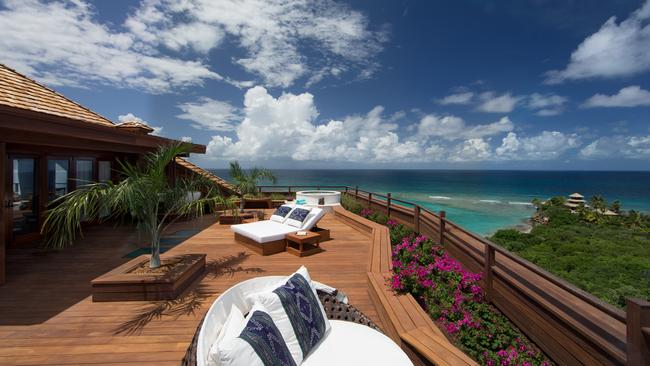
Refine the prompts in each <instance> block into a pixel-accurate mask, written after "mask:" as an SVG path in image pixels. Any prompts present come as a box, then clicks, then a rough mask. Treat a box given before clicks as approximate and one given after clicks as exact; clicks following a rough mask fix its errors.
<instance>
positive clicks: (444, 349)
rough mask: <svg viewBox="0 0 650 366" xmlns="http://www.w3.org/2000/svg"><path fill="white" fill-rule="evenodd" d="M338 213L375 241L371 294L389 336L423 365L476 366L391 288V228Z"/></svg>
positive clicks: (415, 305)
mask: <svg viewBox="0 0 650 366" xmlns="http://www.w3.org/2000/svg"><path fill="white" fill-rule="evenodd" d="M334 214H335V216H336V217H337V218H338V219H339V220H341V221H344V222H345V223H347V224H348V225H350V226H352V227H354V228H356V229H358V230H359V231H360V232H362V233H364V234H366V235H368V237H370V238H371V239H372V240H371V248H370V255H369V256H368V257H369V259H368V274H367V275H368V284H369V290H368V291H369V293H370V298H371V300H372V302H373V303H374V305H375V307H376V309H377V313H378V315H379V318H380V319H381V322H382V324H383V330H384V332H385V333H386V335H388V336H389V337H391V338H392V339H393V340H394V341H395V342H397V343H398V344H399V345H400V346H401V347H402V348H404V349H405V350H406V351H407V352H408V353H409V354H410V355H412V356H416V357H417V358H419V359H420V361H421V362H420V364H422V365H427V364H434V365H476V362H475V361H474V360H472V359H471V358H470V357H468V356H467V355H465V354H464V353H463V352H462V351H460V350H459V349H458V348H457V347H456V346H454V345H453V344H452V343H451V342H450V341H449V340H448V339H447V337H446V336H445V335H444V334H443V333H442V331H441V330H440V329H439V328H438V327H437V326H436V324H435V323H434V322H433V321H432V320H431V318H430V317H429V314H427V312H426V311H424V309H422V307H421V306H420V304H418V303H417V301H416V300H415V298H414V297H413V296H412V295H410V294H405V295H398V294H396V293H395V292H394V291H393V290H392V289H390V288H389V287H388V285H387V279H389V278H390V277H391V269H392V264H391V263H392V259H391V243H390V232H389V230H388V228H387V227H386V226H383V225H380V224H377V223H375V222H372V221H370V220H367V219H365V218H363V217H360V216H358V215H355V214H353V213H351V212H349V211H347V210H345V209H344V208H342V207H336V208H335V209H334Z"/></svg>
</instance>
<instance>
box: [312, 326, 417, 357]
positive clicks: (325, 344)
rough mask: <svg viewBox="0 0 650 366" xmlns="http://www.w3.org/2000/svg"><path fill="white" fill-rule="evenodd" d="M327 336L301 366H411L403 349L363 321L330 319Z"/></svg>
mask: <svg viewBox="0 0 650 366" xmlns="http://www.w3.org/2000/svg"><path fill="white" fill-rule="evenodd" d="M330 325H331V329H330V331H329V332H328V333H327V336H325V338H324V339H323V340H322V341H321V342H320V343H319V344H318V346H316V348H314V349H313V350H312V351H311V353H310V354H309V356H307V357H306V358H305V359H304V360H303V362H302V364H301V365H302V366H331V365H373V366H383V365H385V366H402V365H404V366H407V365H408V366H412V365H413V362H411V360H410V359H409V358H408V356H407V355H406V353H404V351H402V349H401V348H400V347H399V346H398V345H397V344H396V343H395V342H393V341H392V340H391V339H390V338H388V337H387V336H385V335H383V334H381V333H379V332H377V331H376V330H374V329H372V328H369V327H367V326H365V325H361V324H356V323H352V322H347V321H343V320H330Z"/></svg>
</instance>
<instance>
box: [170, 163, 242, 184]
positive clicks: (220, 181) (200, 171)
mask: <svg viewBox="0 0 650 366" xmlns="http://www.w3.org/2000/svg"><path fill="white" fill-rule="evenodd" d="M176 164H178V165H180V166H182V167H183V168H186V169H188V170H190V171H192V172H194V173H196V174H199V175H202V176H204V177H206V178H208V179H210V180H211V181H212V182H214V183H215V184H217V186H219V187H220V188H225V189H226V190H228V191H230V192H232V193H237V188H235V186H233V185H232V184H230V183H228V181H226V180H224V179H222V178H219V177H218V176H216V175H214V174H212V173H210V172H209V171H207V170H205V169H203V168H201V167H199V166H196V165H194V164H192V163H190V162H189V161H187V160H185V159H183V158H181V157H176Z"/></svg>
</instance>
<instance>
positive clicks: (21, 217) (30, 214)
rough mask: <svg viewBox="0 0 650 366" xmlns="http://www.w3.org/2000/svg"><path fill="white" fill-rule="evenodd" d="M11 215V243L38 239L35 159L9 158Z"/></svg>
mask: <svg viewBox="0 0 650 366" xmlns="http://www.w3.org/2000/svg"><path fill="white" fill-rule="evenodd" d="M9 161H10V168H11V176H10V179H11V189H10V190H9V194H10V195H11V196H10V197H11V198H10V208H11V215H12V225H11V229H12V230H11V237H12V242H23V241H28V240H33V239H34V238H35V237H38V229H39V227H38V182H37V174H36V172H37V162H38V161H37V159H35V158H30V157H10V159H9Z"/></svg>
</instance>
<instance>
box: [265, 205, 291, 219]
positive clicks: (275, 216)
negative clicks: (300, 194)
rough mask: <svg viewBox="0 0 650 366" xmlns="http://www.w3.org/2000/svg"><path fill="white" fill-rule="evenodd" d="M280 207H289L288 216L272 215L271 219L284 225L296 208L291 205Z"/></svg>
mask: <svg viewBox="0 0 650 366" xmlns="http://www.w3.org/2000/svg"><path fill="white" fill-rule="evenodd" d="M280 207H287V208H288V209H289V211H288V212H287V215H286V216H280V215H275V214H273V215H271V218H270V219H271V220H272V221H275V222H279V223H283V222H284V220H286V219H287V217H289V215H291V211H293V209H294V208H295V207H294V206H289V205H282V206H280ZM280 207H278V208H280ZM274 213H275V212H274Z"/></svg>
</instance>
